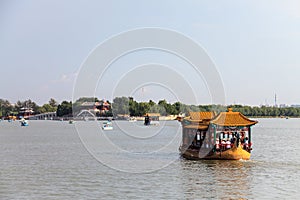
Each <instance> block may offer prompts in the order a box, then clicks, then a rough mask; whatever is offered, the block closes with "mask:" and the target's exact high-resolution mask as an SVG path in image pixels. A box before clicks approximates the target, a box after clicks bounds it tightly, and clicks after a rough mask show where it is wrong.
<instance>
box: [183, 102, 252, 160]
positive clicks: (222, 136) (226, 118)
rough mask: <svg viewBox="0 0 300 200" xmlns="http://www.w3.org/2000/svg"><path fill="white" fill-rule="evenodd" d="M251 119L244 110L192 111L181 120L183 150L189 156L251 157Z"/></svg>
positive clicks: (209, 157)
mask: <svg viewBox="0 0 300 200" xmlns="http://www.w3.org/2000/svg"><path fill="white" fill-rule="evenodd" d="M256 123H257V121H254V120H250V119H248V118H247V117H245V116H244V115H243V114H241V113H240V112H233V111H232V109H231V108H229V109H228V111H227V112H221V113H219V114H218V115H216V113H215V112H190V116H188V117H185V118H183V119H182V120H181V124H182V143H181V145H180V147H179V151H180V153H181V155H182V157H184V158H186V159H193V160H197V159H218V160H240V159H242V160H249V159H250V155H251V150H252V138H251V137H252V135H251V134H252V133H251V126H253V125H255V124H256Z"/></svg>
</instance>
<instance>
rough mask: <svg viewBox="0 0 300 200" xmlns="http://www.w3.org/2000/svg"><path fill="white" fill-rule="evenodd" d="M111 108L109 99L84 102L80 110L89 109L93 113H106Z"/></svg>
mask: <svg viewBox="0 0 300 200" xmlns="http://www.w3.org/2000/svg"><path fill="white" fill-rule="evenodd" d="M110 108H111V105H110V104H109V103H108V102H107V101H99V102H83V103H82V104H81V105H80V110H88V111H91V112H93V113H99V114H100V115H101V114H105V113H106V112H108V111H109V110H110Z"/></svg>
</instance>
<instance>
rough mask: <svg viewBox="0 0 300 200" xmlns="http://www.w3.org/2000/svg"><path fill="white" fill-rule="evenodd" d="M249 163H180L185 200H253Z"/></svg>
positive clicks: (183, 161)
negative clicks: (212, 199) (211, 199)
mask: <svg viewBox="0 0 300 200" xmlns="http://www.w3.org/2000/svg"><path fill="white" fill-rule="evenodd" d="M253 165H254V162H252V161H238V160H200V161H199V160H198V161H193V160H186V159H181V172H180V173H182V175H181V176H182V186H183V192H184V198H185V199H199V197H201V199H208V198H214V199H252V198H253V196H254V194H253V193H252V190H251V180H252V179H251V177H252V167H253Z"/></svg>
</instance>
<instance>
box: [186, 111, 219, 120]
mask: <svg viewBox="0 0 300 200" xmlns="http://www.w3.org/2000/svg"><path fill="white" fill-rule="evenodd" d="M215 116H216V113H215V112H190V119H191V120H193V121H202V120H211V119H212V118H214V117H215Z"/></svg>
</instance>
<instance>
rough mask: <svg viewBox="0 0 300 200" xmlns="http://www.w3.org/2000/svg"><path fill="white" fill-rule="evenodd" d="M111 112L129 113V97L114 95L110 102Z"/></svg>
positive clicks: (116, 113) (114, 113)
mask: <svg viewBox="0 0 300 200" xmlns="http://www.w3.org/2000/svg"><path fill="white" fill-rule="evenodd" d="M112 112H113V115H114V116H117V115H118V114H122V115H129V98H127V97H116V98H114V100H113V103H112Z"/></svg>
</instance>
